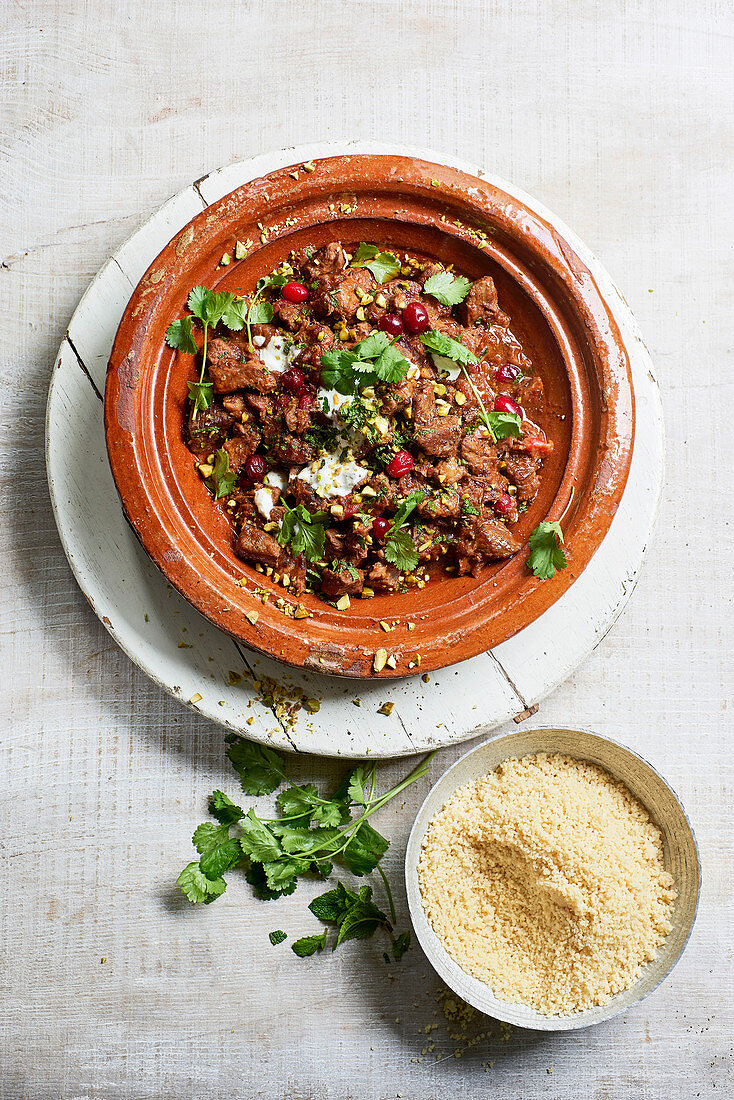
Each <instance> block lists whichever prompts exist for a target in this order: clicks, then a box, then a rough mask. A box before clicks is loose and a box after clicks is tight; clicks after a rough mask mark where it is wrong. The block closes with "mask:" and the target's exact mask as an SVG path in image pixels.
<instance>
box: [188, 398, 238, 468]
mask: <svg viewBox="0 0 734 1100" xmlns="http://www.w3.org/2000/svg"><path fill="white" fill-rule="evenodd" d="M233 420H234V417H233V416H232V414H231V413H228V412H227V411H226V410H225V409H223V408H222V406H221V405H220V404H219V403H218V402H216V401H215V402H214V403H213V404H212V405H210V406H209V408H208V409H198V410H197V413H196V417H194V407H193V405H191V406H190V408H189V417H188V420H187V422H186V446H187V447H188V449H189V450H190V451H191V453H192V454H194V455H206V454H209V453H210V452H211V451H216V449H217V447H220V446H221V444H222V441H223V439H224V438H225V437H226V434H227V432H228V431H229V429H230V428H231V427H232V423H233Z"/></svg>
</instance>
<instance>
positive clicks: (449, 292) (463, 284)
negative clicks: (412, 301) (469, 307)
mask: <svg viewBox="0 0 734 1100" xmlns="http://www.w3.org/2000/svg"><path fill="white" fill-rule="evenodd" d="M470 287H471V283H470V282H469V280H468V279H465V278H464V276H463V275H452V274H451V272H449V271H439V272H438V274H436V275H431V277H430V279H426V281H425V283H424V284H423V293H424V294H430V295H431V297H432V298H435V299H436V301H438V302H440V303H441V305H442V306H456V305H458V304H459V302H463V301H464V299H465V298H466V296H467V294H468V293H469V288H470Z"/></svg>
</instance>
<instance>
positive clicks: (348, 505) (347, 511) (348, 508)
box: [343, 500, 359, 519]
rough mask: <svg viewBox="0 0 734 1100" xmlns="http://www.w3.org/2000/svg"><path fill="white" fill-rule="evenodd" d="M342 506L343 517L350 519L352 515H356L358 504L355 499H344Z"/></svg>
mask: <svg viewBox="0 0 734 1100" xmlns="http://www.w3.org/2000/svg"><path fill="white" fill-rule="evenodd" d="M343 508H344V519H351V518H352V516H356V514H357V512H358V511H359V505H358V504H357V502H356V500H348V501H346V502H345V503H344V505H343Z"/></svg>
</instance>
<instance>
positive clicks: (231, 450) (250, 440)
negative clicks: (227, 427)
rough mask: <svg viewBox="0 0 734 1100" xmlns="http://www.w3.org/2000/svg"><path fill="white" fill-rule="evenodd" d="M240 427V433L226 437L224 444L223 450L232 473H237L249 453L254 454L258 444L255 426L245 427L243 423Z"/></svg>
mask: <svg viewBox="0 0 734 1100" xmlns="http://www.w3.org/2000/svg"><path fill="white" fill-rule="evenodd" d="M241 427H242V429H243V431H242V434H241V435H236V436H234V437H233V438H232V439H228V440H227V442H226V443H225V444H224V450H225V451H226V452H227V456H228V457H229V468H230V470H231V471H232V473H237V474H238V473H239V472H240V470H241V469H242V467H243V466H244V465H245V462H246V461H247V459H248V458H249V457H250V455H254V453H255V451H256V450H257V448H258V446H259V444H260V432H259V431H258V430H257V428H252V427H245V425H244V424H243V425H241Z"/></svg>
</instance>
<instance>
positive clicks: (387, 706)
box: [377, 701, 395, 715]
mask: <svg viewBox="0 0 734 1100" xmlns="http://www.w3.org/2000/svg"><path fill="white" fill-rule="evenodd" d="M394 706H395V704H394V703H393V702H391V701H388V702H386V703H383V704H382V706H381V707H378V708H377V713H378V714H387V715H390V714H392V712H393V707H394Z"/></svg>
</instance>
